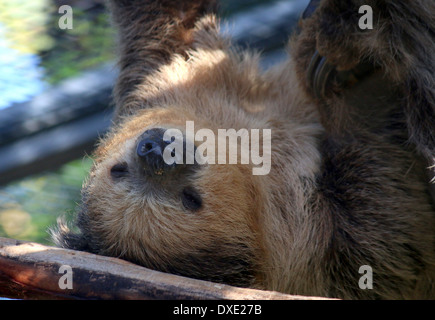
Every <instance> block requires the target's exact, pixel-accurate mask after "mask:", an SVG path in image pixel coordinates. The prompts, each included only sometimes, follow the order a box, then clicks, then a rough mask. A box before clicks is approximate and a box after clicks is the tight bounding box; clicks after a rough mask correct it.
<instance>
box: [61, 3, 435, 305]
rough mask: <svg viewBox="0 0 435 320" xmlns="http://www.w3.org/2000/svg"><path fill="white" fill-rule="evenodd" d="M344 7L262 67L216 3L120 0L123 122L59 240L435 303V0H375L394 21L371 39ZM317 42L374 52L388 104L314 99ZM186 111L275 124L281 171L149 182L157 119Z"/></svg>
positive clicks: (333, 289) (166, 266)
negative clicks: (143, 164) (190, 205)
mask: <svg viewBox="0 0 435 320" xmlns="http://www.w3.org/2000/svg"><path fill="white" fill-rule="evenodd" d="M356 2H357V1H355V5H356ZM366 2H367V1H366ZM368 2H370V1H368ZM181 3H182V4H181ZM340 3H344V2H340V1H333V0H326V1H323V2H322V3H321V7H320V8H318V10H316V12H315V14H314V15H313V16H312V17H310V18H308V19H307V20H305V21H304V22H303V24H302V31H301V33H300V34H299V35H298V36H297V37H295V38H294V39H293V41H292V53H293V54H294V57H295V58H294V59H295V60H292V59H289V60H288V61H286V62H285V63H284V64H283V65H280V66H277V67H276V68H272V69H271V70H269V71H267V72H264V73H262V72H260V70H259V66H258V56H257V55H255V54H250V53H246V52H241V53H236V52H234V51H233V50H232V49H231V48H230V42H229V40H227V39H225V38H223V37H222V36H221V35H220V34H219V33H218V29H217V26H216V25H217V23H216V18H215V16H214V14H213V13H211V9H212V8H213V7H214V4H212V5H210V4H209V2H207V1H200V0H197V1H193V0H192V1H182V2H180V1H170V0H161V1H120V0H117V1H115V0H114V1H111V9H112V12H113V16H114V20H115V22H116V23H117V25H118V27H119V30H120V69H121V73H120V76H119V80H118V83H117V86H116V89H115V100H116V108H117V109H116V118H115V121H116V124H115V125H114V126H113V128H112V130H111V132H110V133H109V134H108V135H107V136H106V137H105V138H104V139H102V140H101V142H100V144H99V146H98V148H97V150H96V152H95V164H94V167H93V169H92V171H91V173H90V177H89V179H88V181H87V182H86V184H85V186H84V188H83V202H82V205H81V208H80V211H79V214H78V218H77V221H76V223H77V226H78V227H79V229H80V230H79V232H78V233H74V232H72V231H70V230H69V229H68V228H67V227H66V226H65V225H64V224H62V223H61V224H60V225H59V227H58V230H57V231H54V232H53V236H54V239H55V241H56V242H57V243H58V245H60V246H64V247H68V248H73V249H78V250H86V251H90V252H94V253H98V254H103V255H110V256H117V257H120V258H123V259H127V260H130V261H133V262H135V263H138V264H141V265H143V266H146V267H150V268H153V269H157V270H161V271H165V272H172V273H176V274H180V275H185V276H190V277H194V278H199V279H205V280H211V281H216V282H223V283H229V284H233V285H240V286H250V287H255V288H261V289H269V290H278V291H282V292H288V293H292V294H305V295H315V296H329V297H340V298H348V299H356V298H384V299H402V298H407V299H412V298H434V297H435V284H434V280H435V212H434V207H433V203H432V200H431V197H430V195H429V190H428V189H429V187H428V179H427V177H426V176H425V166H426V165H427V163H426V160H427V159H430V158H431V157H433V155H434V153H433V150H434V149H433V132H432V131H431V130H433V122H431V121H430V119H429V118H428V117H429V116H432V119H433V108H434V105H435V104H434V100H433V97H434V92H433V83H434V81H435V80H434V73H433V72H432V73H430V72H429V71H430V70H428V68H429V69H430V68H433V63H434V62H433V59H432V60H431V58H433V57H432V56H428V52H420V49H421V50H423V51H424V50H425V49H424V48H427V46H429V47H430V46H432V47H430V48H432V52H433V33H432V32H433V30H434V29H433V28H432V29H430V28H431V26H432V27H433V25H431V24H433V20H431V18H430V17H433V15H434V14H435V8H434V6H433V5H432V4H429V3H428V2H427V1H423V0H421V1H394V3H395V5H393V4H391V3H390V2H389V1H377V2H376V3H373V7H374V12H376V10H379V11H378V12H379V13H380V14H379V15H376V14H375V16H380V17H382V19H384V20H382V22H383V23H384V24H383V25H382V26H383V27H382V28H378V29H376V26H375V29H374V31H372V32H365V33H363V34H361V37H362V39H363V40H361V38H359V37H357V38H354V35H353V34H354V33H353V31H355V30H354V29H353V28H352V27H350V26H349V25H350V24H352V23H353V22H354V21H353V20H352V19H354V15H353V14H351V13H352V12H349V11H348V10H350V8H353V7H349V8H347V7H346V8H343V7H341V6H340V5H339V4H340ZM378 3H380V4H382V6H381V5H379V6H376V5H375V4H378ZM369 4H371V3H369ZM405 4H406V6H405ZM399 9H403V11H401V10H399ZM355 10H356V12H357V9H355ZM346 12H347V13H346ZM393 13H394V14H396V13H397V14H399V15H398V16H396V17H395V18H394V19H398V21H395V20H394V19H393V18H392V14H393ZM410 17H412V19H410ZM337 19H343V21H341V20H338V21H337ZM346 19H350V20H346ZM412 20H414V22H415V21H419V22H420V24H419V25H415V24H413V22H412ZM405 24H406V25H405ZM411 25H412V26H411ZM339 26H343V28H339ZM406 26H410V28H411V29H409V30H407V31H406V32H411V33H416V34H418V36H416V37H411V35H409V36H410V39H412V43H405V42H403V43H401V42H400V41H399V40H401V39H402V38H400V37H399V32H402V31H403V30H402V28H404V29H406ZM326 28H330V29H326ZM396 28H397V30H396ZM386 30H389V32H390V33H388V32H387V33H385V31H386ZM333 31H334V32H336V33H334V34H332V32H333ZM396 32H397V34H396ZM390 37H392V38H390ZM405 37H407V36H405ZM334 39H337V41H336V42H335V40H334ZM410 39H409V40H410ZM430 39H432V42H431V43H427V42H428V41H429V42H430ZM398 41H399V42H398ZM316 46H317V48H318V50H319V51H320V52H321V54H323V55H325V56H327V57H328V59H330V61H331V62H333V63H334V64H336V66H337V67H338V68H349V67H352V66H353V65H354V64H355V63H356V62H357V61H359V59H360V58H361V57H363V56H367V57H369V58H371V59H373V60H374V61H376V63H377V64H380V65H382V71H381V73H382V74H384V75H386V77H387V79H389V80H388V81H386V82H387V87H388V88H389V92H390V94H389V95H388V97H387V98H386V101H384V102H383V103H381V104H380V103H378V104H377V105H376V104H375V105H370V106H368V109H358V108H355V107H354V106H353V104H352V103H351V101H352V99H351V98H350V97H348V96H346V92H347V91H346V90H347V89H344V88H336V90H335V91H334V93H333V94H331V95H330V96H329V97H328V98H327V99H326V101H317V100H316V99H314V98H313V97H312V95H311V93H310V89H309V87H308V86H307V85H306V83H305V78H306V75H305V71H306V67H307V64H308V62H309V59H310V57H311V56H312V53H313V52H314V50H315V47H316ZM425 46H426V47H425ZM430 48H429V49H430ZM432 70H433V69H432ZM417 74H418V75H424V78H420V76H418V77H417V76H416V75H417ZM431 84H432V87H430V86H431ZM362 85H364V84H362ZM410 89H412V91H411V92H410V91H409V90H410ZM413 89H416V90H417V91H415V90H413ZM373 115H375V117H374V120H371V118H373ZM186 120H193V121H195V128H198V129H199V128H209V129H212V130H213V131H214V132H215V133H216V132H217V129H219V128H224V129H226V128H235V129H236V130H238V129H240V128H247V129H251V128H253V129H263V128H271V129H272V168H271V171H270V173H269V174H268V175H264V176H254V175H252V173H251V172H252V171H251V168H252V165H251V164H249V165H242V164H236V165H203V166H201V167H200V168H199V169H198V170H196V169H195V170H192V171H189V172H183V173H181V174H180V175H178V176H174V177H172V176H164V177H159V178H158V179H157V178H156V179H144V177H143V176H142V175H141V172H140V166H139V164H138V162H137V159H136V158H135V146H136V143H137V139H138V137H139V136H140V135H141V134H142V133H143V132H144V131H145V130H147V129H149V128H155V127H160V128H180V129H182V128H184V125H185V122H186ZM406 127H408V130H409V132H410V133H411V134H410V135H409V134H408V131H407V130H406ZM415 146H417V147H418V150H420V152H421V153H422V154H423V155H424V156H425V157H426V160H425V159H424V158H423V157H422V156H420V155H419V154H418V153H417V152H416V151H415ZM119 163H126V164H127V165H128V175H127V176H125V177H123V178H122V179H114V178H113V177H112V176H111V175H110V169H111V168H112V167H113V166H114V165H116V164H119ZM187 187H193V188H195V189H196V190H197V191H198V192H199V193H200V194H201V196H202V200H203V205H202V207H201V208H200V209H199V210H198V211H195V212H191V211H189V210H188V209H185V208H184V207H183V205H182V202H181V199H180V194H181V193H182V191H183V190H184V188H187ZM362 265H369V266H371V267H372V268H373V286H374V287H373V289H372V290H369V289H366V290H363V289H360V288H359V287H358V280H359V278H360V277H361V274H359V273H358V270H359V267H360V266H362Z"/></svg>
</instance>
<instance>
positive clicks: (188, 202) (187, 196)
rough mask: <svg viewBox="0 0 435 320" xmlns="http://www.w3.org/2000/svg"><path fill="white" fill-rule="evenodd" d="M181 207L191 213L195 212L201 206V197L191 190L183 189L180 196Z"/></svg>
mask: <svg viewBox="0 0 435 320" xmlns="http://www.w3.org/2000/svg"><path fill="white" fill-rule="evenodd" d="M181 198H182V201H183V206H184V207H185V208H186V209H188V210H191V211H196V210H198V209H199V208H201V206H202V199H201V196H200V195H199V194H198V192H196V190H194V189H192V188H185V189H184V190H183V193H182V195H181Z"/></svg>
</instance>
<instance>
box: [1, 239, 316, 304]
mask: <svg viewBox="0 0 435 320" xmlns="http://www.w3.org/2000/svg"><path fill="white" fill-rule="evenodd" d="M63 265H66V266H69V267H71V269H70V270H71V271H72V272H71V275H72V279H71V280H72V281H71V284H72V288H71V289H68V288H65V289H61V286H60V285H59V283H64V281H63V279H65V277H64V276H65V274H64V273H63V272H61V273H59V269H60V267H61V266H63ZM62 277H64V278H62ZM0 297H9V298H23V299H40V298H44V299H47V298H49V299H159V300H163V299H210V300H211V299H228V300H231V299H243V300H269V299H274V300H284V299H288V300H311V299H322V298H316V297H303V296H293V295H286V294H281V293H278V292H273V291H263V290H254V289H245V288H238V287H232V286H227V285H222V284H216V283H212V282H207V281H200V280H195V279H190V278H185V277H180V276H176V275H172V274H166V273H162V272H158V271H154V270H150V269H147V268H143V267H141V266H138V265H135V264H132V263H129V262H127V261H124V260H120V259H116V258H111V257H104V256H99V255H95V254H90V253H87V252H80V251H73V250H66V249H61V248H55V247H49V246H44V245H41V244H37V243H31V242H23V241H18V240H14V239H7V238H1V237H0Z"/></svg>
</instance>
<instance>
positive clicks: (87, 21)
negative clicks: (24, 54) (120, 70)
mask: <svg viewBox="0 0 435 320" xmlns="http://www.w3.org/2000/svg"><path fill="white" fill-rule="evenodd" d="M73 13H74V14H73V28H72V29H65V30H62V29H60V28H59V27H58V21H59V18H60V17H61V16H62V15H61V14H53V15H51V16H50V22H49V24H50V27H49V28H48V34H49V35H50V37H51V38H53V39H56V40H55V45H54V46H53V47H51V48H49V50H44V51H42V52H41V53H40V56H41V57H42V66H43V67H44V69H45V73H46V80H47V81H48V82H49V83H51V84H54V83H57V82H59V81H60V80H62V79H66V78H68V77H72V76H75V75H77V74H79V73H80V72H81V71H83V70H86V69H89V68H92V67H95V66H98V65H100V64H102V63H104V62H107V61H110V60H113V59H114V58H115V56H114V52H115V47H114V39H115V34H114V30H113V28H112V27H111V25H110V18H109V15H108V14H107V12H106V10H105V9H104V8H100V7H94V8H92V9H87V10H84V9H81V8H80V7H73Z"/></svg>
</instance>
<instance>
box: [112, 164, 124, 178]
mask: <svg viewBox="0 0 435 320" xmlns="http://www.w3.org/2000/svg"><path fill="white" fill-rule="evenodd" d="M127 174H128V166H127V163H125V162H123V163H118V164H115V165H114V166H113V167H112V168H111V169H110V175H111V176H112V178H122V177H124V176H126V175H127Z"/></svg>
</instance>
